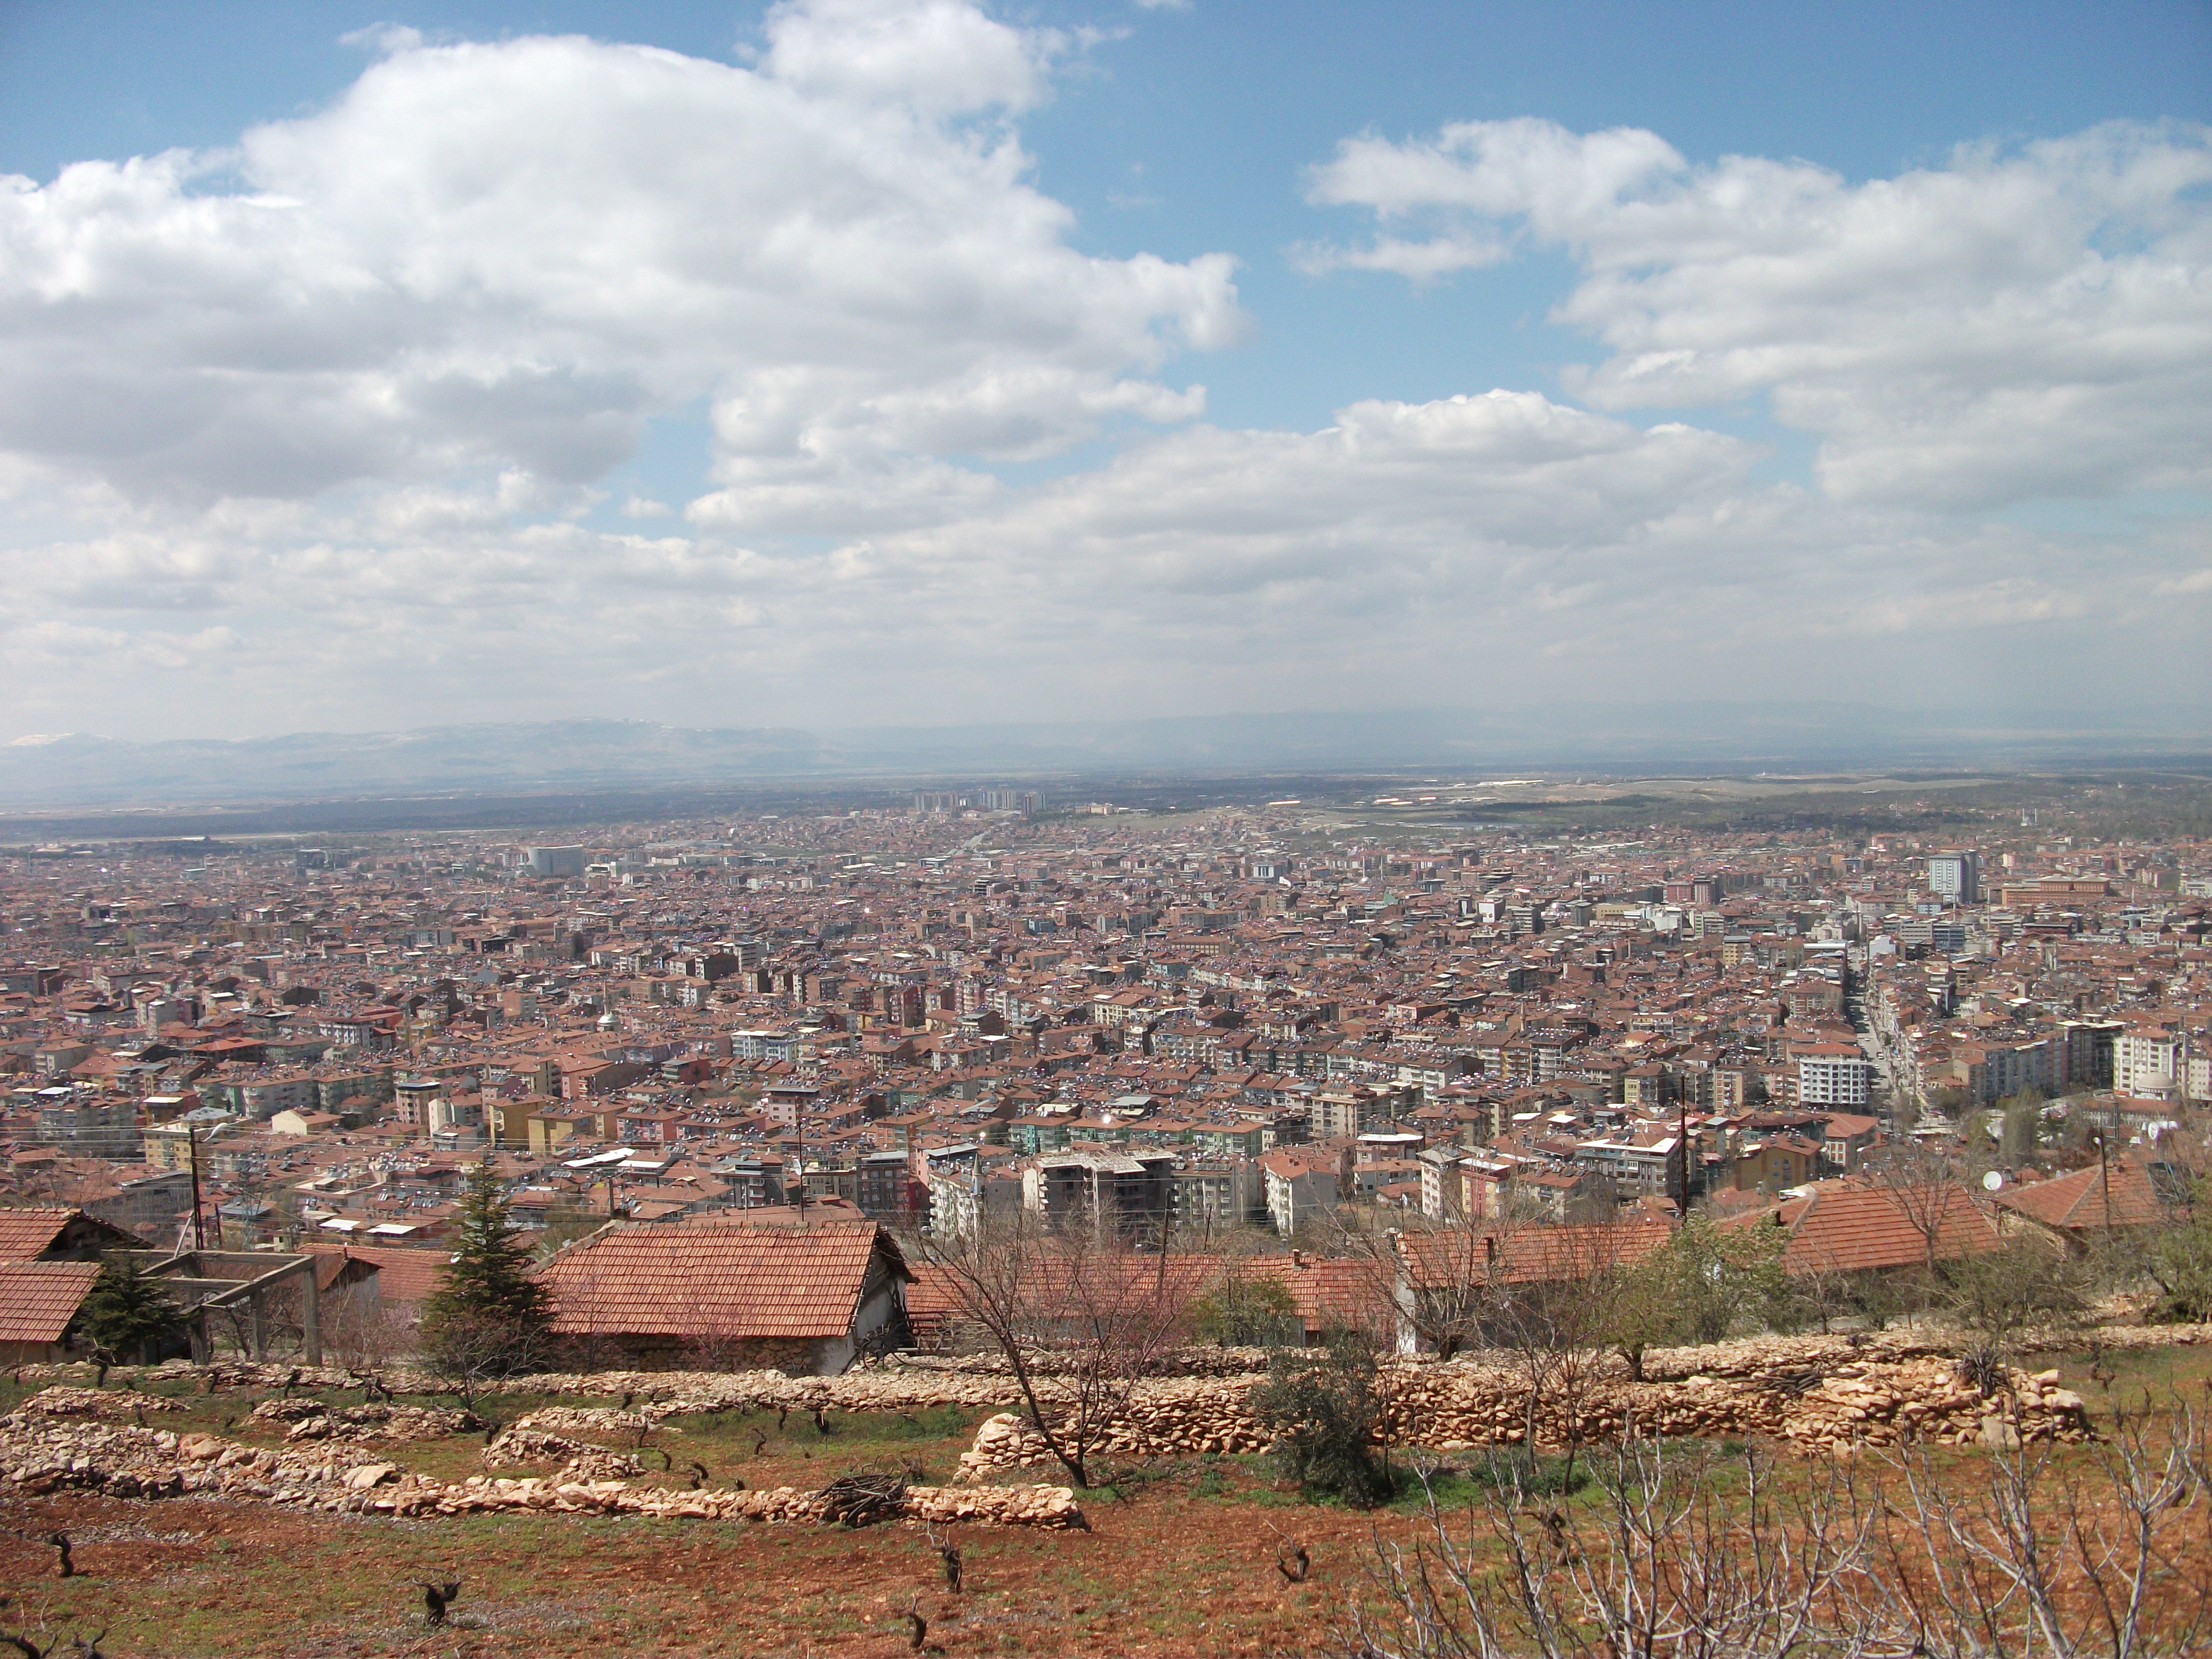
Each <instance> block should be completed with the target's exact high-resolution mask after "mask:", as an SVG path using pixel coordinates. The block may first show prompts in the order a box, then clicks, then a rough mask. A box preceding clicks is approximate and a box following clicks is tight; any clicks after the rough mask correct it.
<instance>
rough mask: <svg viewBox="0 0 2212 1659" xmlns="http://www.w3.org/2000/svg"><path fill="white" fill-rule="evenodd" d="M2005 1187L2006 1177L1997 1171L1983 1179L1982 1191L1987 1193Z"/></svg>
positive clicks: (1991, 1171) (1991, 1172)
mask: <svg viewBox="0 0 2212 1659" xmlns="http://www.w3.org/2000/svg"><path fill="white" fill-rule="evenodd" d="M2003 1185H2004V1176H2002V1175H2001V1174H2000V1173H1999V1172H1998V1171H1996V1170H1990V1172H1989V1173H1988V1174H1987V1175H1985V1176H1983V1177H1982V1190H1983V1191H1984V1192H1985V1193H1993V1192H1995V1191H1996V1189H1997V1188H2000V1187H2002V1186H2003Z"/></svg>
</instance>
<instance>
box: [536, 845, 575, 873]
mask: <svg viewBox="0 0 2212 1659" xmlns="http://www.w3.org/2000/svg"><path fill="white" fill-rule="evenodd" d="M524 852H525V854H526V856H527V857H528V858H529V860H530V873H531V874H532V875H533V876H580V875H582V874H583V873H584V849H583V848H580V847H531V848H525V849H524Z"/></svg>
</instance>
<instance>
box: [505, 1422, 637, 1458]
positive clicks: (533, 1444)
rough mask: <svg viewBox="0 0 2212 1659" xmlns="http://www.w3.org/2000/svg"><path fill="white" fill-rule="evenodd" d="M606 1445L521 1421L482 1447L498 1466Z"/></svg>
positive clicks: (573, 1454)
mask: <svg viewBox="0 0 2212 1659" xmlns="http://www.w3.org/2000/svg"><path fill="white" fill-rule="evenodd" d="M606 1449H607V1448H605V1446H600V1445H595V1444H593V1443H592V1442H590V1441H588V1440H574V1439H571V1438H570V1437H568V1436H567V1435H565V1434H552V1433H549V1432H548V1431H545V1430H544V1429H533V1428H531V1427H528V1426H526V1425H522V1424H518V1425H515V1426H514V1427H513V1428H511V1429H503V1430H501V1431H500V1433H499V1436H498V1437H497V1438H496V1439H495V1440H493V1441H492V1443H490V1444H489V1445H488V1446H486V1447H485V1448H484V1449H483V1461H484V1462H487V1463H489V1464H491V1465H493V1466H494V1467H495V1468H496V1467H497V1466H498V1465H500V1464H501V1463H550V1462H553V1461H554V1460H555V1459H556V1458H562V1459H565V1458H574V1457H580V1456H582V1455H584V1454H585V1453H586V1452H595V1451H605V1450H606Z"/></svg>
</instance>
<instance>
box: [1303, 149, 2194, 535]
mask: <svg viewBox="0 0 2212 1659" xmlns="http://www.w3.org/2000/svg"><path fill="white" fill-rule="evenodd" d="M1309 183H1310V196H1311V198H1312V199H1313V200H1315V201H1316V202H1317V203H1321V204H1329V205H1344V206H1358V207H1364V208H1366V209H1368V210H1371V211H1372V212H1373V214H1374V215H1375V216H1376V220H1377V222H1378V225H1379V226H1380V227H1381V228H1382V230H1383V234H1382V235H1381V237H1380V238H1379V239H1378V240H1377V241H1376V242H1375V243H1374V244H1373V245H1372V246H1368V247H1365V248H1353V249H1349V250H1339V251H1336V252H1334V253H1328V254H1324V255H1322V256H1321V257H1322V259H1323V261H1324V262H1326V261H1328V260H1329V259H1334V262H1336V263H1340V264H1367V265H1373V266H1378V267H1382V268H1385V269H1394V270H1401V271H1404V272H1406V273H1407V274H1409V275H1415V276H1424V275H1433V274H1436V273H1437V271H1440V270H1449V269H1454V268H1457V267H1459V266H1462V265H1465V264H1472V263H1479V262H1480V261H1476V260H1471V259H1469V258H1467V257H1466V256H1465V254H1464V253H1463V252H1462V250H1464V249H1467V248H1468V247H1474V248H1486V247H1488V246H1492V245H1493V244H1496V243H1498V242H1502V241H1504V240H1508V239H1511V238H1516V237H1518V238H1521V239H1523V240H1527V241H1529V242H1532V243H1535V244H1538V245H1544V246H1560V247H1564V248H1565V249H1567V250H1569V251H1570V252H1571V254H1572V255H1573V257H1574V258H1576V259H1577V260H1578V261H1579V263H1580V264H1581V267H1582V272H1583V276H1582V280H1581V283H1580V285H1579V286H1578V287H1577V289H1575V291H1574V292H1573V293H1572V294H1571V295H1568V296H1567V297H1566V298H1565V300H1563V301H1561V302H1560V304H1559V307H1558V308H1557V311H1556V313H1555V315H1556V317H1557V319H1559V321H1562V322H1564V323H1566V324H1569V325H1574V326H1576V327H1578V328H1581V329H1583V330H1586V331H1589V332H1590V333H1591V334H1593V335H1595V336H1596V337H1598V338H1599V339H1600V340H1601V341H1602V342H1603V343H1605V345H1606V346H1607V348H1609V355H1608V356H1607V357H1606V358H1605V359H1604V360H1603V361H1602V362H1600V363H1599V364H1598V365H1597V366H1596V367H1595V368H1594V369H1592V370H1591V371H1589V373H1588V374H1586V375H1584V376H1582V377H1579V378H1577V379H1576V380H1573V381H1571V389H1572V390H1575V391H1577V392H1581V393H1582V394H1583V395H1584V396H1586V397H1588V398H1589V399H1591V400H1592V401H1593V402H1595V404H1598V405H1599V406H1600V407H1602V408H1608V409H1629V408H1633V407H1638V406H1646V407H1651V406H1657V407H1671V408H1694V407H1699V406H1708V405H1714V404H1724V403H1727V402H1729V401H1730V400H1732V399H1736V398H1743V397H1745V396H1747V395H1752V394H1765V395H1766V396H1768V397H1769V398H1771V407H1772V410H1773V412H1774V414H1775V415H1776V416H1777V417H1778V418H1779V419H1780V420H1782V421H1784V422H1786V423H1788V424H1790V425H1791V426H1794V427H1798V428H1802V429H1804V430H1807V431H1808V432H1812V433H1815V434H1818V435H1820V440H1821V449H1820V459H1819V468H1820V477H1821V480H1822V482H1823V483H1824V484H1825V485H1826V488H1827V489H1830V490H1831V491H1832V492H1833V493H1834V494H1836V495H1838V496H1840V497H1845V498H1850V499H1857V500H1866V501H1898V500H1908V499H1909V500H1914V501H1923V502H1926V503H1929V504H1930V505H1934V506H1939V507H1985V506H1990V505H1997V504H2002V503H2004V502H2008V501H2018V500H2022V499H2027V498H2032V497H2037V496H2049V495H2106V494H2111V493H2114V492H2119V491H2124V490H2129V489H2160V488H2176V487H2194V486H2197V485H2201V484H2202V483H2204V482H2205V481H2206V480H2207V478H2208V477H2212V444H2208V442H2207V441H2206V435H2205V434H2206V428H2205V422H2204V421H2203V410H2204V409H2205V408H2206V407H2208V406H2212V202H2208V198H2207V195H2206V191H2207V186H2208V185H2212V131H2208V130H2207V129H2205V128H2203V127H2199V126H2191V125H2181V124H2173V125H2165V126H2141V125H2126V124H2114V125H2107V126H2102V127H2097V128H2094V129H2092V130H2090V131H2086V132H2081V133H2078V134H2075V135H2073V136H2071V137H2064V138H2057V139H2049V140H2043V141H2039V142H2036V143H2027V144H2022V145H2018V146H2013V147H1989V146H1977V147H1969V148H1966V149H1961V150H1960V152H1959V153H1958V154H1957V155H1954V157H1953V158H1952V159H1951V161H1950V162H1949V164H1948V166H1945V167H1931V168H1923V169H1921V170H1917V171H1915V172H1911V173H1903V174H1900V175H1899V176H1898V177H1896V178H1894V179H1872V180H1869V181H1868V182H1866V183H1863V184H1857V185H1854V184H1851V183H1850V182H1848V181H1846V180H1845V179H1842V178H1840V177H1838V175H1837V174H1835V173H1832V172H1829V171H1827V170H1826V169H1824V168H1821V167H1814V166H1811V165H1809V164H1807V163H1804V162H1800V161H1770V160H1766V159H1763V158H1759V157H1751V156H1729V157H1726V158H1724V159H1723V160H1721V161H1717V162H1714V163H1711V164H1710V165H1704V166H1699V165H1692V163H1690V162H1688V161H1686V160H1685V159H1684V158H1683V157H1682V156H1681V155H1680V154H1679V153H1677V152H1676V151H1675V150H1674V149H1673V147H1672V146H1670V145H1668V143H1665V142H1664V140H1662V138H1660V137H1658V136H1657V135H1656V134H1653V133H1650V132H1644V131H1636V130H1633V129H1617V130H1614V131H1605V132H1595V133H1589V134H1577V133H1574V132H1570V131H1567V130H1565V128H1562V127H1559V126H1558V125H1554V124H1553V123H1551V122H1548V121H1541V120H1534V119H1522V120H1512V121H1493V122H1482V121H1475V122H1463V123H1458V124H1455V125H1449V126H1447V127H1445V128H1443V129H1442V130H1441V131H1439V132H1437V134H1436V135H1434V136H1433V137H1426V138H1419V139H1412V140H1407V141H1405V142H1393V141H1389V140H1386V139H1382V138H1376V137H1359V138H1354V139H1349V140H1346V142H1345V143H1343V144H1342V145H1341V146H1340V149H1339V150H1338V152H1337V154H1336V155H1335V156H1334V158H1333V159H1331V160H1330V161H1328V163H1326V164H1325V165H1323V166H1322V167H1319V168H1317V169H1316V171H1315V172H1314V173H1313V175H1312V177H1311V179H1310V181H1309ZM1419 228H1425V230H1426V231H1427V233H1428V234H1427V235H1426V236H1425V237H1424V236H1422V235H1420V234H1409V232H1413V231H1416V230H1417V229H1419Z"/></svg>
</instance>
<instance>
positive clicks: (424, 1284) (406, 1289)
mask: <svg viewBox="0 0 2212 1659" xmlns="http://www.w3.org/2000/svg"><path fill="white" fill-rule="evenodd" d="M303 1248H305V1249H307V1250H308V1251H309V1252H310V1253H312V1254H313V1255H326V1256H331V1257H333V1258H338V1259H340V1261H341V1264H342V1262H343V1258H346V1257H350V1258H352V1259H353V1260H354V1261H366V1262H368V1264H369V1265H370V1266H371V1267H374V1268H375V1269H376V1296H377V1299H378V1300H379V1301H380V1302H382V1303H385V1304H387V1305H389V1304H393V1303H413V1302H420V1301H422V1299H423V1298H424V1297H428V1295H429V1294H430V1292H431V1291H435V1290H436V1289H437V1288H438V1281H439V1280H440V1279H442V1278H443V1277H444V1276H445V1272H446V1264H447V1262H449V1261H452V1260H453V1252H452V1251H451V1250H450V1249H404V1248H386V1247H380V1246H377V1245H362V1244H322V1243H311V1244H306V1245H305V1246H304V1247H303ZM336 1273H337V1269H336V1268H332V1269H331V1277H335V1276H336ZM315 1279H316V1282H317V1284H319V1285H321V1284H324V1283H325V1282H326V1281H325V1272H324V1268H323V1267H322V1266H321V1265H320V1264H318V1265H317V1267H316V1269H315Z"/></svg>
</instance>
